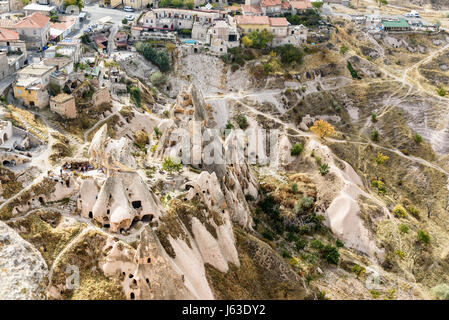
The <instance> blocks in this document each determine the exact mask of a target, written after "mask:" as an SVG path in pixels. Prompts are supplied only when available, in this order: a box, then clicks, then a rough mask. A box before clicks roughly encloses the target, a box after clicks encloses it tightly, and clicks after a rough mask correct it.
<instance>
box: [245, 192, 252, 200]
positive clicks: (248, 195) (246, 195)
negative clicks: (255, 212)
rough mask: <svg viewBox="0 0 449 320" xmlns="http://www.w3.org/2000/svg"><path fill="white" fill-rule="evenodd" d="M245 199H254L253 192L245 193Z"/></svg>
mask: <svg viewBox="0 0 449 320" xmlns="http://www.w3.org/2000/svg"><path fill="white" fill-rule="evenodd" d="M245 200H246V201H254V197H253V196H252V195H251V194H249V193H247V194H245Z"/></svg>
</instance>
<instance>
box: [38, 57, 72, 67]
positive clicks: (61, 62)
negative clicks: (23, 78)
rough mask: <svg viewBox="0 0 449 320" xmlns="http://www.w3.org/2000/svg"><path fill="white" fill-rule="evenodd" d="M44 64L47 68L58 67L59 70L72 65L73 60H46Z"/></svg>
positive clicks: (62, 58)
mask: <svg viewBox="0 0 449 320" xmlns="http://www.w3.org/2000/svg"><path fill="white" fill-rule="evenodd" d="M43 62H44V64H45V65H46V66H58V68H63V67H65V66H67V65H69V64H70V63H72V59H70V58H67V57H58V58H47V59H44V61H43Z"/></svg>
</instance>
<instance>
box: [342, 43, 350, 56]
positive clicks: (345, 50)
mask: <svg viewBox="0 0 449 320" xmlns="http://www.w3.org/2000/svg"><path fill="white" fill-rule="evenodd" d="M348 50H349V48H348V47H347V46H345V45H342V46H341V47H340V54H342V55H344V54H345V53H346V52H348Z"/></svg>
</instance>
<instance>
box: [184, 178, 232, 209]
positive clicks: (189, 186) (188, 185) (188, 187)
mask: <svg viewBox="0 0 449 320" xmlns="http://www.w3.org/2000/svg"><path fill="white" fill-rule="evenodd" d="M192 188H193V186H192V185H190V184H187V185H186V191H188V190H190V189H192ZM204 193H206V191H205V190H203V194H204ZM207 194H209V195H210V192H209V189H207ZM195 196H196V197H199V196H200V194H199V193H198V192H197V193H195ZM183 200H184V201H187V198H184V199H183ZM221 213H225V211H224V209H223V210H221Z"/></svg>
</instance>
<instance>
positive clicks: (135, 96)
mask: <svg viewBox="0 0 449 320" xmlns="http://www.w3.org/2000/svg"><path fill="white" fill-rule="evenodd" d="M129 95H130V98H131V100H132V101H133V102H134V103H135V104H136V106H138V107H139V108H141V107H142V101H141V97H140V89H139V88H137V87H135V86H131V88H130V89H129Z"/></svg>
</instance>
